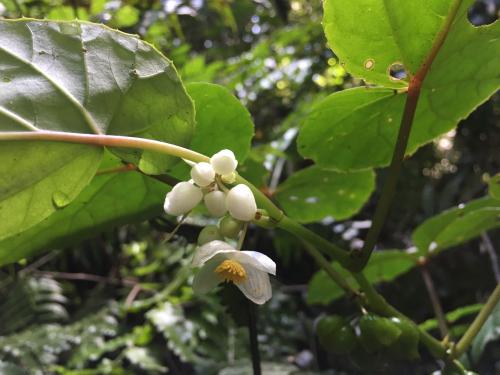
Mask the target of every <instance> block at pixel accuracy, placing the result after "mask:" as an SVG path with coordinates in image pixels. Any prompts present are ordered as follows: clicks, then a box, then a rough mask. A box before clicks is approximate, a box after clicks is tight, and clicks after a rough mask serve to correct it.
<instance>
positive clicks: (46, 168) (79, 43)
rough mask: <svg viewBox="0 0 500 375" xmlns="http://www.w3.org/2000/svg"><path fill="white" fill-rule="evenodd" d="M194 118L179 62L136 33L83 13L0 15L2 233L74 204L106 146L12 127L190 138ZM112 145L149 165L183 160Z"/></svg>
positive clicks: (159, 168) (157, 168)
mask: <svg viewBox="0 0 500 375" xmlns="http://www.w3.org/2000/svg"><path fill="white" fill-rule="evenodd" d="M145 98H147V100H146V99H145ZM193 127H194V108H193V103H192V101H191V99H190V98H189V96H188V95H187V93H186V92H185V89H184V87H183V86H182V83H181V82H180V79H179V77H178V75H177V72H176V71H175V68H174V67H173V65H172V63H171V62H170V61H169V60H167V59H166V58H165V57H163V56H162V55H161V54H160V53H158V52H157V51H156V50H155V49H154V48H153V47H152V46H150V45H149V44H147V43H145V42H143V41H141V40H139V39H138V37H136V36H132V35H127V34H124V33H121V32H118V31H113V30H111V29H109V28H107V27H105V26H103V25H95V24H90V23H85V22H78V21H72V22H53V21H35V20H16V21H9V20H1V21H0V161H1V163H0V164H1V165H2V167H1V168H2V171H1V172H2V173H1V175H2V176H1V177H0V178H1V181H2V184H1V185H0V219H1V220H0V239H1V238H5V236H6V235H7V234H10V235H13V234H15V233H18V232H21V231H23V230H26V229H28V228H29V227H31V226H33V225H35V224H36V223H37V222H39V221H41V220H43V219H45V218H46V217H48V216H49V215H50V214H51V213H53V212H55V211H56V210H57V209H59V207H61V206H65V205H67V204H68V203H69V202H70V201H71V200H72V199H74V198H75V197H76V196H77V194H78V193H79V192H80V191H81V189H82V188H83V187H84V186H85V184H86V183H88V181H89V180H90V179H91V177H92V176H93V175H94V173H95V170H96V168H97V166H98V165H99V159H100V155H101V152H102V150H99V149H98V148H91V147H85V146H81V145H76V144H75V145H62V144H56V143H48V142H44V143H40V142H21V141H2V135H3V134H5V133H6V132H28V131H30V132H38V131H42V130H43V131H60V132H76V133H91V134H121V135H131V136H137V137H146V138H152V139H156V140H160V141H166V142H172V143H176V144H179V145H185V144H187V143H188V142H189V140H190V137H191V133H192V131H193ZM114 152H116V153H117V154H119V155H121V156H122V157H123V158H124V159H125V160H127V161H133V162H135V163H137V164H138V165H139V166H140V167H141V169H142V170H143V171H145V172H147V173H163V172H164V171H165V170H166V169H167V168H168V167H170V166H171V165H172V164H173V163H175V162H176V161H177V159H176V158H172V157H169V156H165V155H159V154H157V153H152V152H148V151H145V152H140V151H130V150H127V151H126V152H125V151H123V150H119V151H118V150H114ZM60 202H62V203H61V204H60ZM7 218H8V220H6V219H7Z"/></svg>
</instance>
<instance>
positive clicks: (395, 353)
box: [388, 318, 420, 359]
mask: <svg viewBox="0 0 500 375" xmlns="http://www.w3.org/2000/svg"><path fill="white" fill-rule="evenodd" d="M391 321H392V322H393V323H394V324H395V325H396V326H397V327H398V328H399V329H400V330H401V335H400V336H399V338H398V339H397V340H396V341H395V342H394V343H393V344H392V345H390V346H389V349H388V354H389V355H390V356H392V357H394V358H396V359H418V358H420V354H419V353H418V342H419V340H420V333H419V332H418V330H417V327H416V326H415V325H414V324H413V323H412V322H410V321H408V320H406V319H399V318H391Z"/></svg>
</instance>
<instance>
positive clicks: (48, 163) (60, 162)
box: [0, 142, 102, 240]
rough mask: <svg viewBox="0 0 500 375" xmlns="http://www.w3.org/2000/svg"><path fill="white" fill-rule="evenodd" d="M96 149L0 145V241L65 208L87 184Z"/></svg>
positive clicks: (97, 154)
mask: <svg viewBox="0 0 500 375" xmlns="http://www.w3.org/2000/svg"><path fill="white" fill-rule="evenodd" d="M101 155H102V150H101V149H100V148H97V147H90V146H84V145H69V144H63V143H51V142H22V143H6V144H0V161H1V162H0V240H1V239H3V238H6V237H8V236H10V235H13V234H16V233H19V232H22V231H23V230H26V229H28V228H30V227H31V226H33V225H34V224H36V223H38V222H39V221H40V220H42V219H43V218H46V217H47V216H49V215H50V214H51V213H53V212H54V211H56V210H58V209H60V208H62V207H64V206H66V205H68V203H69V202H71V201H72V200H73V199H74V198H75V197H76V196H77V195H78V194H79V193H80V191H81V190H82V189H83V188H84V187H85V185H87V184H88V183H89V180H90V179H91V178H92V176H93V175H94V173H95V171H96V168H97V166H98V165H99V161H100V158H101Z"/></svg>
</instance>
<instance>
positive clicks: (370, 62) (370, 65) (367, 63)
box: [363, 59, 375, 70]
mask: <svg viewBox="0 0 500 375" xmlns="http://www.w3.org/2000/svg"><path fill="white" fill-rule="evenodd" d="M363 65H364V67H365V69H366V70H372V69H373V67H374V66H375V61H374V60H373V59H368V60H366V61H365V63H364V64H363Z"/></svg>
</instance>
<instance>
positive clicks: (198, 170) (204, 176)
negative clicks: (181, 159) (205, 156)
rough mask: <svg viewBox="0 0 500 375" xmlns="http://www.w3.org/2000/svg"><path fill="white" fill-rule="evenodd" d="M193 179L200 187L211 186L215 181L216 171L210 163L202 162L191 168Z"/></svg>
mask: <svg viewBox="0 0 500 375" xmlns="http://www.w3.org/2000/svg"><path fill="white" fill-rule="evenodd" d="M191 178H192V179H193V181H194V182H195V183H196V185H198V186H200V187H205V186H208V185H210V184H211V183H212V182H214V180H215V171H214V169H213V168H212V165H211V164H209V163H205V162H201V163H197V164H195V166H194V167H193V168H191Z"/></svg>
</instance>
